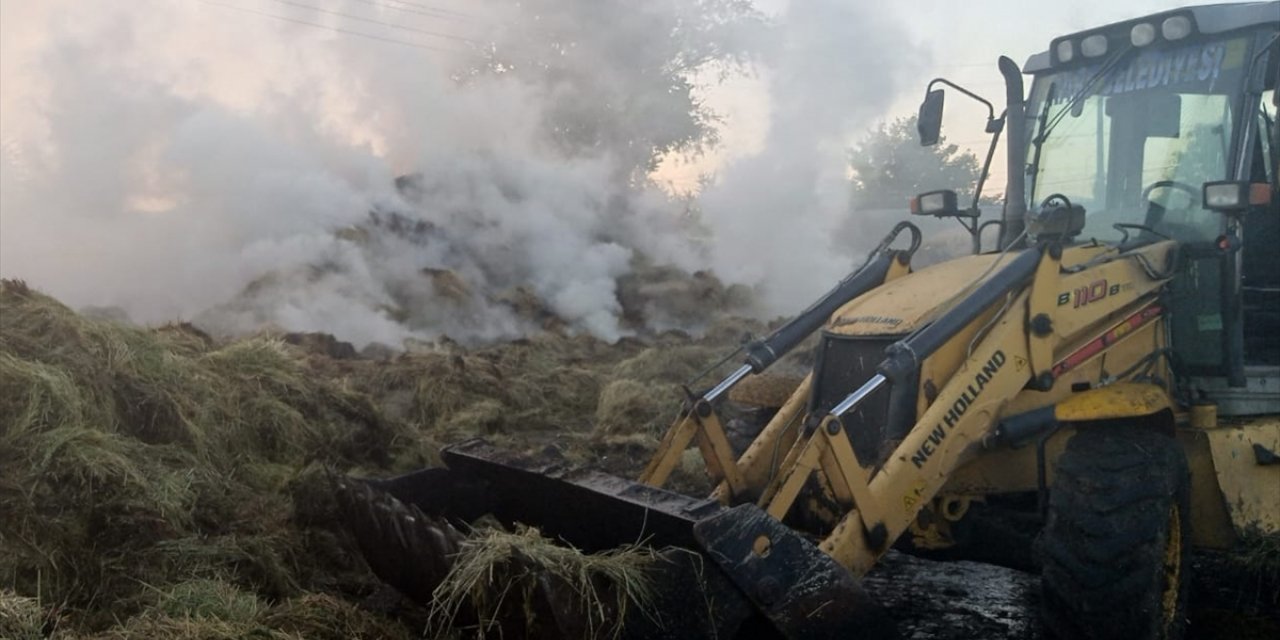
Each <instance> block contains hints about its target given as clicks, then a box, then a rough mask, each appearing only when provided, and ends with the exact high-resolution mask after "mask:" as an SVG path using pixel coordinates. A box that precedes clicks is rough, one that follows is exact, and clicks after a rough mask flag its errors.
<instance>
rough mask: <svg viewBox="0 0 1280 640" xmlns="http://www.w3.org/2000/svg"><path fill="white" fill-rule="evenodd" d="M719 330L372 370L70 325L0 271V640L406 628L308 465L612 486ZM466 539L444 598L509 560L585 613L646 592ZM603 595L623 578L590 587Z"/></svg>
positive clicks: (76, 322) (513, 542)
mask: <svg viewBox="0 0 1280 640" xmlns="http://www.w3.org/2000/svg"><path fill="white" fill-rule="evenodd" d="M738 337H739V333H738V332H736V331H730V330H727V329H720V330H713V331H711V332H710V333H709V334H708V337H707V338H705V339H702V340H700V341H693V340H691V339H690V338H689V337H688V336H684V335H682V334H678V333H668V334H663V335H661V336H656V337H654V338H652V339H648V340H646V341H641V340H638V339H626V340H623V341H621V342H619V343H617V344H614V345H610V344H607V343H605V342H603V341H600V340H598V339H594V338H590V337H586V336H576V337H574V336H566V335H561V334H556V333H546V334H541V335H538V336H536V337H532V338H528V339H523V340H517V341H514V342H511V343H504V344H498V345H493V346H489V347H484V348H479V349H473V350H464V349H462V348H460V347H457V346H456V345H453V344H451V343H449V342H448V341H438V342H437V343H434V344H431V345H425V344H424V345H417V346H413V345H411V348H410V349H409V351H408V352H405V353H401V354H398V355H396V356H394V357H392V358H390V359H381V360H374V359H367V358H358V357H352V355H353V354H352V353H351V351H350V350H347V349H335V345H334V344H333V343H332V342H333V341H332V340H320V339H312V338H305V337H304V338H301V339H300V338H299V337H298V336H288V338H289V341H288V342H286V341H285V340H283V339H280V338H279V337H274V336H270V335H261V336H256V337H250V338H246V339H240V340H235V341H226V340H220V339H214V338H211V337H210V336H208V335H207V334H205V333H204V332H202V331H200V330H199V329H197V328H195V327H193V326H191V325H186V324H174V325H166V326H163V327H158V328H149V329H148V328H139V327H131V326H126V325H123V324H119V323H116V322H113V321H111V320H95V319H90V318H87V317H84V316H81V315H79V314H77V313H75V312H73V311H72V310H70V309H68V308H66V307H65V306H63V305H61V304H60V303H58V302H57V301H55V300H53V299H51V298H49V297H47V296H45V295H43V294H41V293H39V292H37V291H34V290H32V289H30V288H28V287H27V286H25V285H24V284H23V283H21V282H17V281H4V282H3V284H2V285H0V636H2V637H5V638H9V637H13V638H23V639H25V638H38V637H60V638H104V639H106V638H110V639H126V638H154V637H171V638H221V637H245V636H253V637H264V638H276V637H278V638H294V637H306V638H361V637H363V638H395V637H411V636H414V635H417V633H418V632H419V631H420V630H421V629H422V628H423V624H424V622H425V618H424V616H425V615H426V612H420V614H421V615H419V616H417V617H416V618H415V616H408V617H407V618H406V617H403V616H401V617H398V618H397V617H391V616H387V615H384V614H385V613H386V612H388V611H391V610H393V609H397V608H398V607H400V606H401V605H400V604H387V603H386V601H387V600H388V596H387V594H386V592H385V589H384V588H383V587H380V586H379V585H378V583H376V581H375V579H374V578H373V577H372V576H371V575H370V574H369V572H368V569H367V568H366V567H365V565H364V564H363V562H362V561H361V560H360V559H359V558H358V556H357V554H356V553H355V551H354V548H353V547H352V546H351V545H350V544H349V543H348V541H347V540H346V539H345V537H344V535H345V534H344V532H343V531H342V527H341V523H340V522H339V521H338V516H337V512H336V509H335V506H334V504H333V498H332V496H331V495H330V493H329V491H328V486H327V482H326V480H325V478H324V469H326V468H329V469H334V470H336V471H338V472H341V473H354V474H357V475H371V476H378V475H388V474H392V473H395V472H399V471H405V470H408V469H412V468H417V467H420V466H423V465H425V464H429V463H431V462H433V461H434V460H435V459H436V457H435V456H436V446H437V445H436V443H438V442H445V441H452V440H457V439H460V438H465V437H470V436H474V435H484V436H486V437H489V438H491V439H494V440H497V441H498V442H499V443H500V444H502V445H503V446H508V447H514V448H518V449H525V450H539V451H542V450H546V449H554V450H557V451H559V452H561V453H562V454H563V455H564V456H565V457H566V458H568V459H570V460H573V461H578V462H583V461H587V460H590V461H592V462H593V463H596V464H597V465H598V466H600V465H602V466H605V467H611V468H612V469H613V470H615V471H618V472H622V473H627V474H634V473H635V472H636V468H635V467H636V465H637V464H639V462H638V461H639V460H640V459H642V457H641V456H635V455H624V454H626V453H629V452H634V451H635V450H636V449H637V448H639V449H644V448H647V447H651V446H652V445H653V444H654V443H656V440H657V438H658V436H659V435H660V431H661V429H662V428H663V427H665V426H666V425H665V424H664V421H666V420H669V419H670V417H671V416H670V414H671V413H672V412H673V411H674V407H675V406H676V405H677V403H678V401H679V392H678V388H677V387H676V386H675V385H674V384H672V383H673V382H674V381H683V380H685V379H687V378H689V377H692V375H694V374H696V373H698V370H699V369H700V368H702V367H703V366H704V365H705V364H707V363H709V362H711V361H712V360H713V358H712V356H713V355H717V354H721V353H724V352H725V350H726V347H730V346H731V345H732V343H733V341H734V340H736V339H737V338H738ZM290 342H292V343H296V344H290ZM337 346H341V345H337ZM620 390H621V391H625V393H621V392H620ZM627 425H631V426H630V427H628V426H627ZM611 438H613V439H611ZM468 545H469V546H467V549H470V550H472V552H471V555H468V556H466V558H470V559H471V560H474V562H472V561H466V562H461V563H460V564H459V565H458V566H459V567H460V569H459V571H462V570H463V569H467V568H469V569H467V570H468V571H470V573H467V572H465V571H464V572H463V573H460V574H458V576H457V578H458V580H457V581H455V582H453V583H451V584H453V585H454V588H453V590H452V591H449V593H447V594H445V596H447V597H444V598H443V599H442V600H441V602H442V603H445V604H443V605H442V606H445V607H447V606H448V604H447V603H451V602H452V603H456V602H458V601H459V598H463V597H468V594H469V593H470V591H471V586H475V585H476V584H477V583H476V581H477V580H480V579H481V578H482V577H483V576H482V574H483V575H490V574H489V573H485V572H491V571H493V570H494V567H496V566H499V565H501V566H508V567H509V566H511V565H510V563H505V562H502V561H501V558H503V557H507V556H510V555H511V554H513V553H517V554H519V555H520V557H522V558H525V559H526V560H527V559H528V558H534V557H537V558H542V559H545V560H550V561H552V564H553V565H555V566H556V567H560V568H562V569H564V571H567V572H569V573H565V574H564V575H563V576H561V579H562V580H563V581H564V582H565V583H566V584H573V585H578V586H580V587H582V590H581V591H578V593H580V594H581V595H582V602H583V606H584V611H585V610H588V609H590V608H591V607H594V608H595V609H594V610H595V611H597V612H599V611H605V610H608V611H614V610H616V609H617V608H618V607H622V606H629V604H631V605H634V604H635V603H642V602H643V601H644V592H643V584H642V580H640V579H639V578H638V577H637V576H638V575H639V574H638V573H635V572H633V571H632V569H634V568H636V567H638V566H640V565H641V564H643V557H642V556H643V555H644V554H642V553H640V552H630V553H623V554H617V555H614V556H606V557H600V558H595V557H591V558H587V557H585V556H581V555H580V554H576V552H573V551H571V550H567V549H563V548H560V547H555V546H554V545H551V544H550V543H549V542H547V541H546V540H543V539H541V538H538V537H537V535H536V533H533V532H531V531H523V532H514V533H511V532H498V531H494V532H488V533H484V534H483V535H481V536H479V537H477V538H475V539H474V540H473V541H471V542H469V543H468ZM503 550H505V551H503ZM499 551H502V553H498V552H499ZM548 553H551V554H552V555H554V556H555V557H551V556H549V555H548ZM495 554H496V555H495ZM503 554H506V555H503ZM464 555H465V554H464ZM464 560H465V558H464ZM583 562H587V564H583ZM575 563H577V564H575ZM485 567H488V568H485ZM575 567H576V568H575ZM603 584H610V585H613V584H623V585H630V586H627V587H626V588H624V589H622V590H621V591H615V590H612V588H611V589H610V590H604V589H603V588H602V589H601V590H600V591H599V592H596V591H594V590H592V589H593V588H594V587H593V588H590V589H589V588H588V587H591V585H603ZM468 585H470V586H468ZM584 585H585V586H584ZM632 587H634V588H632ZM513 588H520V587H513ZM575 588H576V587H575ZM592 594H595V595H594V596H593V595H592ZM616 594H621V595H620V596H619V597H621V598H622V600H617V599H616V598H615V597H614V596H615V595H616ZM446 611H447V608H444V609H441V608H438V609H437V612H436V614H435V615H436V618H435V621H436V622H439V621H442V620H445V619H446V617H442V616H443V614H444V612H446ZM593 615H594V614H593ZM586 619H588V620H591V621H593V623H594V626H593V627H592V633H596V632H600V631H601V630H602V629H605V628H606V622H605V620H604V619H603V618H602V617H600V616H598V615H597V616H596V617H591V616H588V617H587V618H586ZM415 620H416V621H415Z"/></svg>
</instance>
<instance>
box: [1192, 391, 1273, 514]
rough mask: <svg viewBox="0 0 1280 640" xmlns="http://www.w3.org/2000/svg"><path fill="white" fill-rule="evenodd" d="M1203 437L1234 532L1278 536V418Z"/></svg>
mask: <svg viewBox="0 0 1280 640" xmlns="http://www.w3.org/2000/svg"><path fill="white" fill-rule="evenodd" d="M1205 435H1206V436H1207V437H1208V439H1209V449H1210V451H1211V452H1212V454H1213V467H1214V471H1215V474H1216V475H1217V478H1218V484H1219V485H1220V486H1221V487H1222V495H1223V497H1224V498H1225V499H1226V505H1227V511H1228V512H1229V513H1230V514H1231V522H1232V524H1233V525H1235V529H1236V532H1237V533H1239V534H1245V533H1269V534H1276V533H1280V459H1278V458H1277V456H1280V416H1268V417H1265V418H1257V419H1253V420H1249V421H1245V422H1241V423H1238V424H1233V425H1231V426H1223V427H1219V428H1216V429H1208V430H1206V431H1205Z"/></svg>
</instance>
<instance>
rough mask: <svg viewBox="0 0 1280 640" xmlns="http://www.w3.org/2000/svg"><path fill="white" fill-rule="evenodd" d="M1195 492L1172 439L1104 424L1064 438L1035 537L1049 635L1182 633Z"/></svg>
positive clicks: (1140, 639)
mask: <svg viewBox="0 0 1280 640" xmlns="http://www.w3.org/2000/svg"><path fill="white" fill-rule="evenodd" d="M1189 492H1190V477H1189V473H1188V471H1187V461H1186V457H1185V456H1184V455H1183V453H1182V449H1181V448H1180V447H1179V446H1178V443H1177V442H1176V441H1175V440H1174V439H1173V438H1171V437H1169V436H1166V435H1163V434H1160V433H1157V432H1154V431H1149V430H1146V429H1144V428H1140V427H1137V426H1133V425H1107V426H1101V427H1094V428H1086V429H1082V430H1081V431H1080V432H1078V433H1077V434H1076V435H1075V436H1074V437H1073V438H1072V439H1071V440H1070V442H1068V443H1067V448H1066V451H1064V452H1063V454H1062V456H1061V457H1060V458H1059V459H1058V463H1057V474H1056V476H1055V478H1054V481H1053V485H1052V486H1051V487H1050V488H1049V513H1048V520H1047V521H1046V523H1045V527H1044V530H1043V531H1042V532H1041V533H1040V538H1039V540H1038V541H1037V552H1038V555H1039V558H1040V562H1041V587H1042V596H1043V597H1042V603H1041V606H1042V619H1043V622H1044V630H1045V632H1046V633H1047V635H1049V636H1050V637H1055V638H1063V639H1068V638H1125V639H1131V640H1148V639H1150V640H1156V639H1160V640H1165V639H1177V638H1181V637H1182V631H1183V628H1184V626H1185V612H1186V603H1187V587H1188V585H1189V584H1190V582H1191V580H1190V576H1189V575H1188V571H1189V569H1190V567H1191V563H1190V559H1189V552H1190V542H1191V540H1190V538H1191V520H1190V511H1191V509H1190V497H1189Z"/></svg>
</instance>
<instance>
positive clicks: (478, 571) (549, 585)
mask: <svg viewBox="0 0 1280 640" xmlns="http://www.w3.org/2000/svg"><path fill="white" fill-rule="evenodd" d="M654 558H655V556H654V552H653V551H652V550H650V549H647V548H643V547H629V548H622V549H617V550H614V551H609V552H605V553H598V554H584V553H582V552H580V551H578V550H576V549H573V548H570V547H565V546H561V545H558V544H555V543H554V542H552V541H551V540H549V539H547V538H545V537H543V536H542V534H541V533H540V532H539V531H538V530H537V529H535V528H532V527H523V528H519V529H517V530H516V531H515V532H507V531H504V530H499V529H490V530H485V531H481V532H478V533H477V534H476V535H474V536H472V537H471V538H469V539H467V540H466V541H465V542H463V544H462V549H461V551H460V552H459V554H458V556H457V557H456V559H455V561H454V565H453V568H452V569H451V570H450V572H449V574H448V575H447V576H446V577H445V579H444V581H443V582H442V583H441V584H440V586H439V587H437V588H436V591H435V593H434V597H433V603H432V607H431V612H430V617H429V620H430V624H429V628H431V629H432V630H433V631H435V633H436V635H437V637H446V636H447V634H449V633H452V632H454V631H455V630H456V627H457V622H458V620H459V613H460V612H461V611H463V610H464V609H466V608H470V610H473V611H474V612H475V614H476V617H477V618H478V622H477V625H476V628H475V634H476V636H477V637H481V638H483V637H486V635H487V634H489V633H492V632H494V631H495V630H498V625H499V623H500V621H501V620H502V619H503V618H504V615H503V614H504V612H510V611H512V610H516V611H519V610H523V614H524V615H523V618H524V621H525V624H526V625H531V626H532V625H543V624H550V625H551V627H550V628H552V629H555V628H556V627H555V626H554V625H555V622H554V621H544V620H539V619H538V615H539V614H540V613H542V614H543V615H548V614H546V613H543V612H541V611H540V607H539V602H538V599H539V598H545V597H547V595H548V592H547V591H546V590H547V589H557V588H559V589H563V593H566V594H568V595H569V599H570V601H569V602H567V603H563V602H562V603H560V605H561V606H566V605H567V606H568V607H570V608H571V609H572V610H574V611H575V614H576V615H575V616H574V617H575V618H576V622H577V623H578V624H581V625H583V629H582V631H584V633H585V635H586V637H591V638H601V637H617V636H618V635H619V634H620V633H621V632H622V629H623V628H622V621H624V620H625V619H626V618H627V616H628V615H635V614H636V613H639V614H641V615H649V612H647V611H646V608H647V607H649V606H650V603H651V601H652V599H653V597H652V585H651V584H650V580H649V575H648V570H649V569H650V567H651V565H652V563H653V561H654ZM552 597H554V596H552ZM633 608H634V609H636V610H637V611H634V612H633V611H632V609H633Z"/></svg>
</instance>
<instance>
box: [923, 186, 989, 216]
mask: <svg viewBox="0 0 1280 640" xmlns="http://www.w3.org/2000/svg"><path fill="white" fill-rule="evenodd" d="M911 214H912V215H916V216H933V217H935V218H976V217H978V216H977V213H975V212H973V211H962V210H961V209H960V205H959V198H957V197H956V192H955V191H952V190H950V189H941V190H939V191H929V192H926V193H922V194H920V195H918V196H916V197H914V198H912V199H911Z"/></svg>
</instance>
